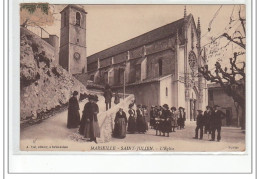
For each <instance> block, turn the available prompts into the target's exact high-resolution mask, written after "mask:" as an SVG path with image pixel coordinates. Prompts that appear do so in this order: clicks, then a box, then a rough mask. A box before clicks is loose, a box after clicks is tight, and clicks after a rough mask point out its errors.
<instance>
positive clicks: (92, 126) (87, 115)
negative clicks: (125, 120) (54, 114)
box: [67, 91, 100, 143]
mask: <svg viewBox="0 0 260 179" xmlns="http://www.w3.org/2000/svg"><path fill="white" fill-rule="evenodd" d="M77 95H78V92H77V91H74V92H73V96H72V97H71V98H70V99H69V107H68V121H67V128H69V129H70V128H78V127H79V133H80V134H81V135H82V136H84V138H86V139H89V141H94V142H96V143H97V140H96V138H98V137H100V129H99V124H98V118H97V114H98V113H99V107H98V105H97V104H96V103H97V101H98V96H97V95H88V102H87V103H86V104H85V106H84V110H83V113H82V118H81V120H80V114H79V110H80V109H79V102H78V99H77Z"/></svg>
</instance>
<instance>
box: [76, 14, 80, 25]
mask: <svg viewBox="0 0 260 179" xmlns="http://www.w3.org/2000/svg"><path fill="white" fill-rule="evenodd" d="M76 25H78V26H80V13H79V12H77V13H76Z"/></svg>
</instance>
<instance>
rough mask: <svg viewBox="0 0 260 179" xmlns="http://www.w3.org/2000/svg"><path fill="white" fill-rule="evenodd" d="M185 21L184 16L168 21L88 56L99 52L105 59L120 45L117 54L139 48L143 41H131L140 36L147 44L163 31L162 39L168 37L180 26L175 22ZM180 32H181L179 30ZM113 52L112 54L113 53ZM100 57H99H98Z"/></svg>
mask: <svg viewBox="0 0 260 179" xmlns="http://www.w3.org/2000/svg"><path fill="white" fill-rule="evenodd" d="M190 15H191V14H189V16H190ZM183 21H184V18H181V19H178V20H176V21H173V22H171V23H168V24H165V25H163V26H160V27H157V28H155V29H152V30H150V31H148V32H145V33H143V34H140V35H138V36H136V37H133V38H131V39H128V40H126V41H123V42H121V43H119V44H116V45H113V46H111V47H108V48H106V49H104V50H101V51H99V52H96V53H94V54H92V55H90V56H88V57H87V58H89V59H91V58H93V57H95V56H96V55H98V54H99V57H100V59H105V58H108V57H111V56H113V52H112V51H113V49H115V48H116V47H118V48H121V49H118V51H117V53H116V54H120V53H123V52H125V51H124V50H130V49H134V48H137V47H140V46H142V44H143V43H144V42H143V43H141V42H139V44H138V45H139V46H138V45H133V44H131V42H134V41H138V39H139V38H142V37H143V38H144V40H146V41H148V42H147V44H148V43H151V42H154V41H157V40H159V39H160V38H159V39H157V38H156V37H154V38H152V37H151V34H152V33H155V34H156V33H161V34H162V36H163V37H161V39H163V38H165V37H167V36H169V35H172V33H175V29H177V28H179V26H178V25H177V26H175V27H174V24H178V23H182V22H183ZM171 26H173V27H174V28H173V29H172V30H171V29H170V28H171ZM180 26H182V24H180ZM160 30H164V32H159V31H160ZM179 33H180V32H179ZM149 35H150V37H149ZM124 44H125V45H128V46H130V47H129V48H125V49H124V48H123V49H122V46H123V45H124ZM105 52H107V53H110V54H105ZM111 54H112V55H111ZM97 58H98V57H97ZM94 61H95V60H90V61H88V63H92V62H94Z"/></svg>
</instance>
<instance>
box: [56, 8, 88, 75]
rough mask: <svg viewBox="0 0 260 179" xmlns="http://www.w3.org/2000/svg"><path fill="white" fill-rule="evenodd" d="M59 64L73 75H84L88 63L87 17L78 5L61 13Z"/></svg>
mask: <svg viewBox="0 0 260 179" xmlns="http://www.w3.org/2000/svg"><path fill="white" fill-rule="evenodd" d="M60 13H61V30H60V57H59V64H60V65H61V66H62V67H63V68H64V69H66V70H68V72H69V73H71V74H79V73H84V72H86V70H87V61H86V56H87V55H86V48H87V47H86V15H87V12H86V11H85V10H84V9H83V8H81V7H78V6H76V5H68V6H66V7H65V8H64V9H63V10H62V11H61V12H60Z"/></svg>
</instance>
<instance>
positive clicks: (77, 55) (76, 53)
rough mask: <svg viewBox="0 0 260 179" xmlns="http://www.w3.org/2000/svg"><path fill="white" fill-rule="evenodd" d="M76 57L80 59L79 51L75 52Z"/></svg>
mask: <svg viewBox="0 0 260 179" xmlns="http://www.w3.org/2000/svg"><path fill="white" fill-rule="evenodd" d="M74 58H75V60H79V59H80V54H79V53H78V52H75V53H74Z"/></svg>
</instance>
